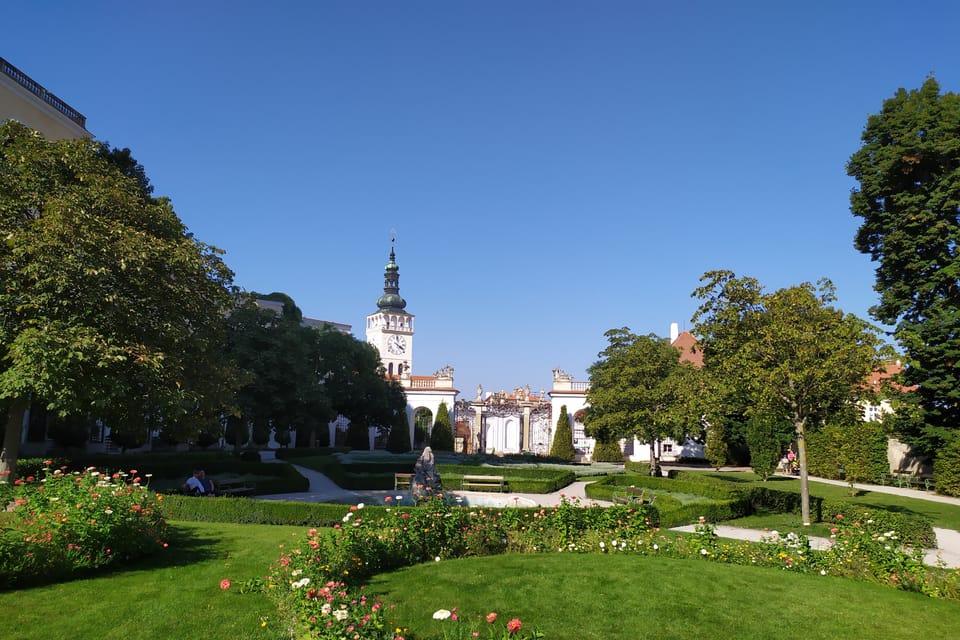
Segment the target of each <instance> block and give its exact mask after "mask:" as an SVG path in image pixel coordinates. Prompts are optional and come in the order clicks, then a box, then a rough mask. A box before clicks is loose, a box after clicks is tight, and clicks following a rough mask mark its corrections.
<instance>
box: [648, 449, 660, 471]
mask: <svg viewBox="0 0 960 640" xmlns="http://www.w3.org/2000/svg"><path fill="white" fill-rule="evenodd" d="M659 444H660V442H659V441H658V440H652V441H651V442H650V475H651V476H653V477H654V478H659V477H660V447H659V446H658V445H659Z"/></svg>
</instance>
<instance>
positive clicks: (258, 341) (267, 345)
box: [226, 294, 333, 445]
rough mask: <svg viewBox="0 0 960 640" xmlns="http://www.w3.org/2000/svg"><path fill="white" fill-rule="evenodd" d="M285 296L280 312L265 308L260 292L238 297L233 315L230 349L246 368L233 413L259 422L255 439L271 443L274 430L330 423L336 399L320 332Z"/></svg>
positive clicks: (241, 367)
mask: <svg viewBox="0 0 960 640" xmlns="http://www.w3.org/2000/svg"><path fill="white" fill-rule="evenodd" d="M271 295H272V296H274V298H276V297H281V298H282V299H283V301H284V308H283V311H282V312H281V313H280V314H277V313H276V312H275V311H273V310H272V309H269V308H261V307H260V306H259V305H258V304H257V303H256V302H255V300H256V299H261V297H260V296H259V295H257V294H250V295H249V296H243V297H240V298H238V306H237V308H236V309H235V310H234V311H233V313H231V314H230V317H229V318H227V327H228V334H227V335H228V341H227V347H226V353H227V354H228V355H229V356H230V357H231V358H232V360H233V362H234V363H235V365H236V367H237V368H238V369H239V370H240V371H242V372H243V374H244V377H243V382H242V385H241V386H240V388H239V389H238V391H237V395H236V397H235V398H234V402H233V403H232V405H231V407H229V408H228V413H232V414H234V415H237V416H239V417H240V418H241V419H242V420H243V421H244V422H245V423H250V424H252V425H253V441H254V443H256V444H258V445H263V444H266V443H267V442H268V441H269V437H270V429H271V427H273V428H278V429H287V428H290V427H294V428H297V427H305V426H314V425H318V424H324V425H325V424H326V423H327V422H328V421H329V420H330V419H331V418H332V417H333V411H332V410H331V407H330V399H329V398H328V396H327V390H326V388H325V387H324V385H323V383H322V381H321V378H320V372H319V371H318V365H319V362H320V346H319V340H320V336H319V334H318V330H317V329H314V328H313V327H308V326H303V325H302V324H301V322H300V320H301V318H302V315H301V313H300V310H299V309H298V308H297V307H296V305H295V304H294V303H293V301H292V300H290V298H289V297H288V296H285V295H283V294H271Z"/></svg>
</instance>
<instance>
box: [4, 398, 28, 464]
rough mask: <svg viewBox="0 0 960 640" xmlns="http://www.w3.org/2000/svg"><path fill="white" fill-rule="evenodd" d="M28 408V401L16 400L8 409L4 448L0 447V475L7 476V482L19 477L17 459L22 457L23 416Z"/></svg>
mask: <svg viewBox="0 0 960 640" xmlns="http://www.w3.org/2000/svg"><path fill="white" fill-rule="evenodd" d="M27 407H28V404H27V401H26V400H14V401H13V402H12V403H11V404H10V408H9V409H7V426H6V429H4V431H3V446H2V447H0V475H7V478H6V479H7V482H13V481H14V480H15V479H16V477H17V458H19V457H20V438H21V437H22V432H23V416H24V414H25V413H26V412H27ZM5 472H9V474H7V473H5Z"/></svg>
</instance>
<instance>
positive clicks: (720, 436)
mask: <svg viewBox="0 0 960 640" xmlns="http://www.w3.org/2000/svg"><path fill="white" fill-rule="evenodd" d="M726 435H727V430H726V423H725V422H724V421H723V420H722V419H719V420H718V421H717V422H716V423H711V424H709V425H707V439H706V442H705V443H704V446H703V450H704V454H705V455H706V456H707V460H709V461H710V464H711V465H713V467H714V468H715V469H719V468H720V467H722V466H723V465H725V464H727V460H728V458H729V455H728V452H727V440H726Z"/></svg>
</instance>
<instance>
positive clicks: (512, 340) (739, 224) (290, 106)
mask: <svg viewBox="0 0 960 640" xmlns="http://www.w3.org/2000/svg"><path fill="white" fill-rule="evenodd" d="M11 4H12V5H13V6H5V7H4V22H5V24H7V25H8V28H7V29H6V30H5V33H4V37H3V42H2V44H0V56H2V57H4V58H6V59H8V60H9V61H10V62H11V63H13V64H14V65H16V66H18V67H19V68H20V69H22V70H23V71H24V72H26V73H27V74H29V75H30V76H32V77H33V78H34V79H35V80H37V81H38V82H40V83H41V84H43V85H44V86H45V87H46V88H47V89H48V90H50V91H52V92H53V93H55V94H57V95H58V96H60V97H61V98H63V99H64V100H65V101H66V102H67V103H68V104H70V105H71V106H73V107H74V108H76V109H77V110H79V111H80V112H81V113H83V114H84V115H86V116H87V127H88V129H89V130H90V131H91V132H93V133H94V134H95V136H96V137H97V138H99V139H101V140H108V141H109V142H110V143H111V144H113V145H115V146H120V147H129V148H130V149H132V151H133V153H134V156H135V157H136V158H137V159H138V160H139V161H140V162H141V163H142V164H143V165H144V166H145V167H146V170H147V174H148V175H149V177H150V178H151V180H152V182H153V184H154V185H155V187H156V193H157V194H158V195H166V196H168V197H170V198H171V200H172V201H173V204H174V207H175V209H176V211H177V213H178V214H179V215H180V217H181V218H182V219H183V220H184V222H185V223H186V224H187V225H188V226H189V228H190V229H191V230H192V231H193V232H194V233H195V234H196V236H197V237H198V238H200V239H201V240H203V241H205V242H207V243H210V244H213V245H216V246H218V247H220V248H222V249H224V250H225V251H226V256H225V260H226V262H227V264H228V265H229V266H230V267H231V268H232V269H233V270H234V271H235V273H236V283H237V284H238V285H240V286H241V287H243V288H245V289H248V290H257V291H267V292H269V291H284V292H286V293H288V294H290V295H291V296H292V297H293V298H294V299H295V300H296V301H297V303H298V304H299V306H300V307H301V308H302V309H303V311H304V313H305V314H306V315H308V316H311V317H316V318H323V319H328V320H335V321H338V322H345V323H349V324H352V325H353V326H354V332H355V334H356V335H358V336H359V337H362V336H363V328H364V319H365V317H366V315H367V314H368V313H370V312H372V311H375V309H376V306H375V301H376V299H377V297H378V296H379V295H380V294H381V292H382V286H383V266H384V264H385V263H386V259H387V255H388V253H389V249H390V240H389V239H390V232H391V229H396V231H397V245H396V248H397V262H398V263H399V265H400V276H401V280H400V284H401V294H402V295H403V297H404V298H406V300H407V301H408V306H407V309H408V311H410V312H412V313H414V314H415V315H416V328H417V334H416V340H415V353H414V363H413V366H414V373H418V374H429V373H432V372H433V371H435V370H436V369H438V368H440V367H442V366H444V365H447V364H449V365H451V366H453V367H454V369H455V382H456V386H457V387H458V388H460V389H461V391H462V393H463V394H464V395H465V396H467V397H472V395H473V389H475V387H476V385H477V384H478V383H482V384H483V386H484V388H485V389H487V390H499V389H508V390H509V389H512V388H513V387H516V386H523V385H527V384H529V385H530V387H531V389H533V390H534V391H539V390H540V389H548V390H549V388H550V385H551V371H552V369H553V368H554V367H558V366H559V367H561V368H563V369H565V370H567V371H568V372H569V373H572V374H574V376H575V377H576V379H578V380H585V379H586V369H587V367H589V366H590V364H591V363H592V362H594V361H595V360H596V358H597V353H598V352H599V351H600V350H602V349H603V347H604V345H605V340H604V338H603V333H604V331H606V330H607V329H610V328H614V327H621V326H628V327H630V328H631V329H632V330H633V331H634V332H637V333H657V334H659V335H667V333H668V331H669V325H670V323H671V322H679V323H680V324H681V327H689V326H690V317H691V316H692V314H693V312H694V311H695V309H696V306H697V305H696V302H695V301H694V300H693V299H691V298H690V293H691V292H692V291H693V289H694V288H696V287H697V285H698V279H699V277H700V276H701V275H702V274H703V273H704V272H705V271H708V270H711V269H721V268H723V269H731V270H733V271H735V272H736V273H737V274H738V275H749V276H753V277H756V278H758V279H759V280H760V281H761V282H762V283H763V284H764V285H765V286H766V287H767V288H769V289H776V288H779V287H783V286H789V285H793V284H797V283H800V282H803V281H816V280H818V279H820V278H822V277H829V278H830V279H832V280H833V281H834V283H835V284H836V286H837V292H838V297H839V303H838V304H839V306H840V307H842V308H843V309H845V310H847V311H850V312H853V313H856V314H858V315H861V316H863V317H866V316H867V310H868V308H869V307H870V306H871V305H872V304H874V303H875V302H876V294H875V292H874V291H873V289H872V287H873V266H872V264H871V263H870V260H869V258H868V257H867V256H864V255H862V254H860V253H858V252H857V251H856V250H854V248H853V245H852V238H853V234H854V232H855V230H856V228H857V226H858V224H857V219H855V218H854V217H853V216H852V215H851V214H850V212H849V208H848V204H849V203H848V196H849V192H850V189H851V188H852V187H853V186H854V183H853V181H852V180H851V179H850V178H848V177H847V176H846V173H845V170H844V166H845V163H846V161H847V159H848V158H849V156H850V155H851V153H853V152H854V151H855V150H856V149H857V147H858V145H859V140H860V133H861V131H862V129H863V126H864V124H865V122H866V118H867V115H868V114H870V113H875V112H877V111H879V109H880V107H881V104H882V101H883V100H884V99H886V98H888V97H890V96H892V95H893V93H894V92H895V91H896V90H897V88H899V87H907V88H916V87H918V86H920V84H922V82H923V80H924V79H925V78H926V77H927V75H928V74H929V73H930V72H934V73H935V75H936V77H937V79H938V80H939V81H940V83H941V85H942V87H943V89H944V90H945V91H960V56H958V54H957V49H956V42H957V36H956V27H957V25H958V24H960V5H957V4H956V3H954V2H948V1H943V2H930V1H923V0H920V1H917V2H911V3H904V2H889V1H884V0H880V1H870V2H868V1H849V2H810V1H805V2H793V3H780V2H769V1H766V2H736V1H731V2H724V3H718V2H708V1H701V2H693V1H686V2H683V1H681V2H670V3H662V2H660V3H654V2H641V1H639V0H637V1H632V2H615V1H600V2H586V1H584V2H567V1H562V0H552V1H521V2H517V1H497V0H488V1H484V2H467V1H461V2H451V1H440V0H437V1H434V2H426V1H410V2H401V1H389V2H388V1H378V2H374V1H369V2H354V1H342V2H307V1H302V2H292V1H276V2H269V3H268V2H256V3H254V2H243V1H237V0H234V1H231V2H221V1H209V2H195V1H189V2H188V1H172V2H150V3H133V2H107V1H96V0H87V1H85V2H67V1H66V0H63V1H60V2H53V1H51V0H31V1H29V2H28V1H26V0H23V1H19V2H14V3H11ZM13 25H16V28H12V26H13Z"/></svg>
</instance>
